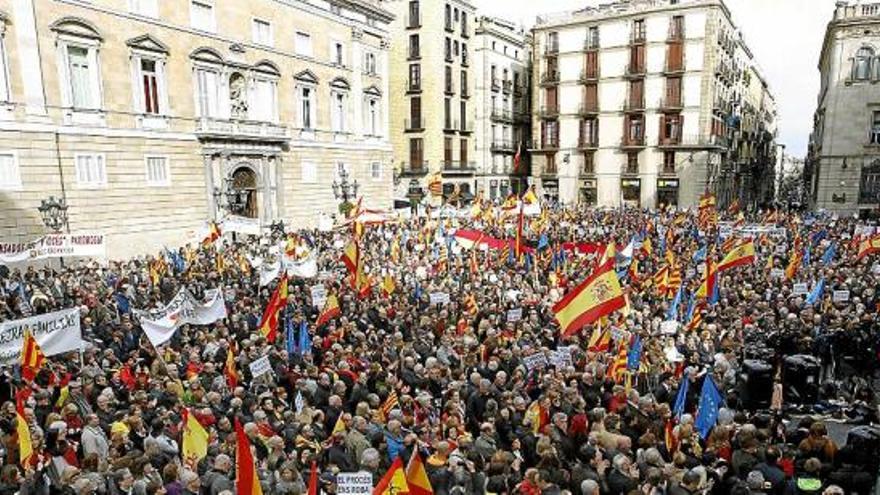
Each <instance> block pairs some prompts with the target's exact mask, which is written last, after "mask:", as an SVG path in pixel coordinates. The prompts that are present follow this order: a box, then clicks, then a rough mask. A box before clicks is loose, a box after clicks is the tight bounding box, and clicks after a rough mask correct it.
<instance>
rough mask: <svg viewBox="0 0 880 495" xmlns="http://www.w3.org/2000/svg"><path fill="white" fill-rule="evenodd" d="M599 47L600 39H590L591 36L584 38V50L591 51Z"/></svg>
mask: <svg viewBox="0 0 880 495" xmlns="http://www.w3.org/2000/svg"><path fill="white" fill-rule="evenodd" d="M598 49H599V40H597V39H590V38H586V39H584V50H585V51H588V52H589V51H593V50H598Z"/></svg>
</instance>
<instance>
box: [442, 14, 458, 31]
mask: <svg viewBox="0 0 880 495" xmlns="http://www.w3.org/2000/svg"><path fill="white" fill-rule="evenodd" d="M443 29H445V30H446V32H447V33H452V32H455V26H454V25H453V24H452V18H451V17H447V18H446V22H445V23H443Z"/></svg>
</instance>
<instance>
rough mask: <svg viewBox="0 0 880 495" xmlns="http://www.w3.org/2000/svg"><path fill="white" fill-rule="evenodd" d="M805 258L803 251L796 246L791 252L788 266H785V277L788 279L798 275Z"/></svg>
mask: <svg viewBox="0 0 880 495" xmlns="http://www.w3.org/2000/svg"><path fill="white" fill-rule="evenodd" d="M803 259H804V254H803V251H801V250H800V249H798V248H795V249H794V250H793V251H792V252H791V258H789V260H788V266H787V267H785V278H786V279H787V280H791V279H793V278H794V276H795V275H797V271H798V268H800V266H801V262H802V261H803Z"/></svg>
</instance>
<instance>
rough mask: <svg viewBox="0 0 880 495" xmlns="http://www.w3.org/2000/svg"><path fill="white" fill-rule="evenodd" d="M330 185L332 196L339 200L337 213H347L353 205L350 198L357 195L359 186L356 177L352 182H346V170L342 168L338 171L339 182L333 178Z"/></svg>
mask: <svg viewBox="0 0 880 495" xmlns="http://www.w3.org/2000/svg"><path fill="white" fill-rule="evenodd" d="M330 187H331V188H332V189H333V197H334V198H336V199H337V200H339V201H341V203H340V204H339V213H342V214H343V215H348V212H349V211H351V209H352V207H353V205H352V204H351V200H353V199H354V198H356V197H357V194H358V188H359V187H360V184H358V181H357V179H355V180H354V181H353V182H348V171H347V170H345V169H344V168H343V169H342V170H340V171H339V182H336V181H335V180H334V181H333V183H332V184H330Z"/></svg>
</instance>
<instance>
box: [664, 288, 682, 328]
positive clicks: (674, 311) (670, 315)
mask: <svg viewBox="0 0 880 495" xmlns="http://www.w3.org/2000/svg"><path fill="white" fill-rule="evenodd" d="M683 291H684V284H681V285H679V286H678V292H676V293H675V299H673V300H672V305H671V306H669V311H667V312H666V319H667V320H678V306H679V305H680V304H681V293H682V292H683Z"/></svg>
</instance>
